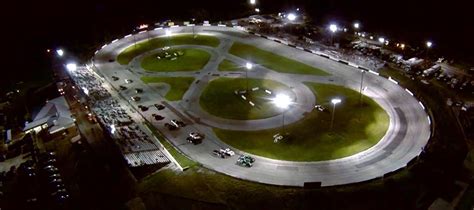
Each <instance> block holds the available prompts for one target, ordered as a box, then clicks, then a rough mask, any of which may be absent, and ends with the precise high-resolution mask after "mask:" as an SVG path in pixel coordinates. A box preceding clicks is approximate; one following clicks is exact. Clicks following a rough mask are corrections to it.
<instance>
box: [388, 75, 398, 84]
mask: <svg viewBox="0 0 474 210" xmlns="http://www.w3.org/2000/svg"><path fill="white" fill-rule="evenodd" d="M388 80H389V81H390V82H393V83H395V84H397V85H398V82H397V81H395V80H394V79H392V77H388Z"/></svg>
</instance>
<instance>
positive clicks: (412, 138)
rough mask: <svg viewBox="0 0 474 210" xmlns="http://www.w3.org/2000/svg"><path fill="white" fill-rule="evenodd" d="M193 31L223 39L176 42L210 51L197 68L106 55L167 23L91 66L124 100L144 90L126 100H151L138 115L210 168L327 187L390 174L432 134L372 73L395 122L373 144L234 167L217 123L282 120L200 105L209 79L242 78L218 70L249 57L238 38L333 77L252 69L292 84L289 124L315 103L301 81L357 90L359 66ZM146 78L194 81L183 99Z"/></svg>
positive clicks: (370, 85)
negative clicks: (175, 125)
mask: <svg viewBox="0 0 474 210" xmlns="http://www.w3.org/2000/svg"><path fill="white" fill-rule="evenodd" d="M166 30H171V31H172V33H173V34H178V33H192V31H193V29H192V27H190V26H189V27H175V28H169V29H166ZM194 31H195V32H196V33H202V34H209V35H213V36H216V37H218V38H219V39H220V41H221V43H220V45H219V46H218V47H217V48H212V47H206V46H193V45H188V46H176V47H182V48H198V49H202V50H205V51H207V52H209V53H210V54H211V58H210V61H209V62H208V64H207V65H206V66H205V67H204V68H203V69H201V70H199V71H193V72H147V71H145V70H143V69H141V67H140V60H141V59H142V58H143V57H144V56H146V55H147V54H148V53H153V51H151V52H147V53H145V54H142V55H139V56H137V57H136V58H134V59H133V60H132V61H131V62H130V63H129V65H120V64H118V63H117V62H115V61H113V62H110V61H109V60H110V59H116V57H117V55H118V54H120V52H121V51H122V50H123V49H125V48H127V47H129V46H131V45H133V44H134V43H135V42H136V41H142V40H146V39H149V38H152V37H158V36H164V35H165V29H158V30H152V31H148V32H145V33H139V34H135V35H132V36H126V37H124V38H122V39H119V40H116V41H114V42H112V43H110V44H108V45H104V47H102V49H100V50H99V51H98V52H97V53H96V55H95V56H94V66H95V70H96V72H97V73H98V74H99V75H101V76H102V77H103V78H104V79H105V80H106V81H108V82H109V83H110V84H111V86H113V87H114V88H115V89H116V90H118V86H119V85H124V86H126V87H128V89H127V90H125V91H120V93H119V94H120V95H121V96H123V98H125V99H129V98H130V97H131V96H135V95H140V96H141V100H140V101H139V102H133V101H129V102H128V103H127V104H128V106H135V109H136V106H137V105H138V104H141V105H145V106H150V110H148V111H146V112H142V116H143V117H142V118H141V120H145V119H146V120H149V121H150V122H152V124H153V125H154V126H156V127H157V128H158V129H159V130H160V131H161V132H162V133H163V134H164V135H165V136H166V137H167V138H168V140H169V141H170V142H171V143H172V144H174V145H175V146H176V147H177V148H179V150H180V151H182V152H183V153H184V154H186V155H187V156H189V157H191V158H192V159H194V160H195V161H198V162H200V163H201V164H202V165H203V166H205V167H207V168H210V169H213V170H215V171H218V172H221V173H224V174H227V175H230V176H232V177H237V178H240V179H244V180H249V181H254V182H260V183H266V184H272V185H285V186H303V185H304V184H305V182H320V183H321V185H322V186H334V185H343V184H350V183H357V182H362V181H367V180H371V179H375V178H379V177H382V176H383V175H384V174H386V173H389V172H392V171H395V170H398V169H400V168H403V167H405V166H406V165H407V163H408V162H409V161H411V160H412V159H413V158H416V157H417V156H418V155H419V154H420V152H421V151H422V149H423V147H424V146H425V145H426V143H427V142H428V140H429V138H430V134H431V131H430V120H429V118H428V115H427V113H426V111H425V109H424V107H423V106H422V105H420V103H419V102H418V100H417V99H416V98H415V97H413V96H412V95H411V94H410V93H408V92H407V91H406V90H405V89H404V88H402V87H400V86H398V85H397V84H396V83H394V82H392V81H390V80H388V79H386V78H383V77H380V76H378V75H375V74H372V73H369V72H367V73H365V76H364V85H363V86H364V87H366V88H365V90H364V92H363V94H365V95H367V96H369V97H371V98H372V99H373V100H375V101H376V102H377V103H378V104H379V105H380V106H381V107H382V108H383V109H385V111H386V112H387V113H388V115H389V116H390V126H389V128H388V131H387V133H386V134H385V136H384V137H383V138H382V139H381V140H380V141H379V142H378V143H377V144H376V145H374V146H373V147H371V148H369V149H367V150H365V151H363V152H360V153H357V154H355V155H352V156H348V157H344V158H340V159H335V160H328V161H317V162H293V161H282V160H274V159H269V158H265V157H259V156H255V155H252V156H253V157H255V159H256V161H255V163H254V165H253V167H251V168H245V167H241V166H239V165H237V164H236V160H237V157H238V155H235V156H233V157H230V158H226V159H221V158H218V157H215V156H213V155H212V151H213V150H214V149H218V148H221V147H230V146H228V145H226V144H225V143H223V142H222V141H220V140H219V139H218V138H217V137H216V136H215V134H214V133H213V131H212V127H218V128H223V129H231V130H259V129H266V128H273V127H279V126H281V116H280V115H278V116H274V117H270V118H266V119H259V120H249V121H242V120H228V119H222V118H219V117H216V116H213V115H210V114H208V113H206V112H205V111H203V110H202V109H201V108H200V106H199V96H200V94H201V92H202V91H203V88H204V87H205V86H206V85H207V84H208V83H209V82H210V81H211V80H213V79H215V78H219V77H245V74H244V73H242V72H220V71H218V70H217V66H218V65H219V63H220V62H221V61H222V60H223V59H229V60H231V61H233V62H235V63H237V64H241V65H244V64H245V63H246V62H247V61H246V60H243V59H242V58H239V57H236V56H233V55H230V54H228V53H227V50H228V49H229V48H230V47H231V46H232V43H233V42H235V41H238V42H243V43H247V44H252V45H254V46H256V47H259V48H261V49H265V50H267V51H271V52H274V53H277V54H279V55H282V56H285V57H289V58H292V59H295V60H298V61H300V62H303V63H306V64H308V65H311V66H314V67H316V68H319V69H323V70H325V71H327V72H328V73H330V74H331V75H330V76H314V75H298V74H284V73H278V72H276V71H272V70H270V69H267V68H265V67H263V66H259V65H256V66H255V67H254V68H253V70H252V71H249V72H248V77H249V78H262V79H271V80H276V81H279V82H282V83H283V84H285V85H287V86H289V87H290V88H292V91H293V92H294V94H295V97H296V98H295V102H296V105H295V106H293V107H292V108H291V109H290V110H288V111H287V112H286V114H285V123H288V124H289V123H292V122H296V121H298V120H300V119H301V118H302V117H303V115H304V113H305V112H309V111H311V109H312V108H313V107H314V105H315V104H317V99H316V98H315V97H314V94H312V92H311V91H310V90H309V89H308V88H307V87H306V86H305V85H303V84H302V82H317V83H325V84H335V85H342V86H345V87H348V88H351V89H353V90H356V91H359V87H360V79H361V71H360V69H357V68H355V67H352V66H349V65H345V64H342V63H339V62H336V61H333V60H330V59H327V58H323V57H320V56H317V55H315V54H313V53H309V52H306V51H303V50H300V49H295V48H293V47H289V46H286V45H284V44H280V43H277V42H274V41H271V40H268V39H264V38H261V37H258V36H254V35H250V34H248V33H247V32H245V31H242V30H240V29H235V28H228V27H220V26H195V27H194ZM112 76H117V77H119V78H120V79H119V80H117V81H114V80H113V79H112ZM142 76H165V77H171V76H173V77H174V76H176V77H180V76H192V77H195V78H196V80H195V81H194V82H193V84H192V85H191V87H190V88H189V90H188V91H187V92H186V94H185V95H184V96H183V100H181V101H178V102H169V101H167V100H166V99H164V97H163V96H164V94H165V93H166V91H167V89H168V88H169V87H166V86H165V88H163V86H160V87H159V86H156V85H152V84H148V85H147V84H144V83H143V82H142V81H141V80H140V77H142ZM125 79H131V80H133V82H132V83H129V84H126V83H125V81H124V80H125ZM134 88H142V89H144V93H142V94H136V93H135V92H134ZM156 103H162V104H164V105H165V106H166V108H165V109H164V110H161V111H157V110H156V109H155V108H154V107H153V106H152V105H153V104H156ZM153 113H157V114H160V115H162V116H164V117H165V119H164V120H162V121H156V120H154V119H153V117H152V116H151V115H152V114H153ZM171 119H181V120H183V121H184V122H186V123H187V124H188V125H187V126H185V127H183V128H180V129H179V130H176V131H168V130H167V129H166V128H165V127H164V123H165V122H169V120H171ZM193 131H198V132H201V133H204V134H205V135H206V138H205V140H204V141H203V143H201V144H199V145H193V144H190V143H188V142H187V141H186V137H187V136H188V134H189V133H190V132H193ZM230 148H232V147H230ZM232 149H234V151H236V153H237V154H245V152H243V151H239V150H237V149H235V148H232ZM308 152H311V151H308Z"/></svg>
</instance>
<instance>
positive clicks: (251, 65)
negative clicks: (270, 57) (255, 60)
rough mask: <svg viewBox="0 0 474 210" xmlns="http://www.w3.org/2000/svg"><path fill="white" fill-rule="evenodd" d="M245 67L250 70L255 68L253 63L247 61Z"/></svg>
mask: <svg viewBox="0 0 474 210" xmlns="http://www.w3.org/2000/svg"><path fill="white" fill-rule="evenodd" d="M245 68H247V69H248V70H250V69H252V68H253V64H252V63H249V62H247V63H246V64H245Z"/></svg>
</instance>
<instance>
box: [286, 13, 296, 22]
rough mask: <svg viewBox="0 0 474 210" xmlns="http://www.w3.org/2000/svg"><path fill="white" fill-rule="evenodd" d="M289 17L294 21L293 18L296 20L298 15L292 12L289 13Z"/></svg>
mask: <svg viewBox="0 0 474 210" xmlns="http://www.w3.org/2000/svg"><path fill="white" fill-rule="evenodd" d="M287 18H288V20H290V21H293V20H296V15H295V14H293V13H290V14H288V17H287Z"/></svg>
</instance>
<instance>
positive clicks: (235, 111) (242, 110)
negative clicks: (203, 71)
mask: <svg viewBox="0 0 474 210" xmlns="http://www.w3.org/2000/svg"><path fill="white" fill-rule="evenodd" d="M247 82H248V87H249V92H248V93H245V94H243V95H244V96H245V97H246V100H244V99H243V98H242V97H241V95H238V94H236V93H235V91H245V90H246V89H247ZM256 87H258V88H259V89H258V90H255V91H253V90H252V88H256ZM265 89H266V90H270V91H271V92H272V93H273V95H274V94H275V93H285V94H289V95H293V98H294V94H292V93H293V92H291V90H290V89H289V88H288V87H287V86H285V85H283V84H281V83H279V82H276V81H273V80H265V79H248V80H247V79H245V78H219V79H215V80H212V81H211V82H210V83H209V84H208V85H207V86H206V88H205V89H204V91H203V92H202V94H201V97H200V100H199V104H200V105H201V107H202V108H203V110H205V111H206V112H208V113H209V114H212V115H214V116H217V117H222V118H226V119H234V120H254V119H263V118H268V117H272V116H275V115H278V114H280V113H281V112H282V110H280V109H278V108H277V107H275V105H274V104H273V103H272V102H271V100H270V99H271V98H273V97H274V96H273V95H271V94H268V93H267V92H265ZM249 101H251V102H253V103H254V104H255V106H251V105H250V103H249Z"/></svg>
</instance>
